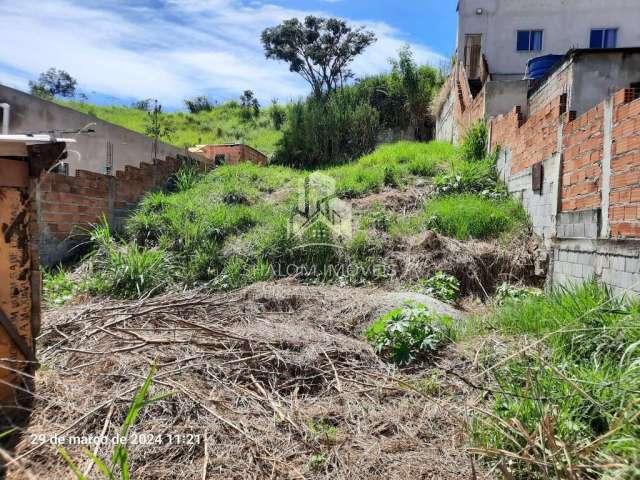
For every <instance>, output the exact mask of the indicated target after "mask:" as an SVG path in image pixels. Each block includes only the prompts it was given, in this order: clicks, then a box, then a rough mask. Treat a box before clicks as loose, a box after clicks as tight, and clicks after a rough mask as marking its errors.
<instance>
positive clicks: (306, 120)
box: [274, 89, 379, 168]
mask: <svg viewBox="0 0 640 480" xmlns="http://www.w3.org/2000/svg"><path fill="white" fill-rule="evenodd" d="M378 128H379V125H378V112H376V110H374V109H373V108H372V107H370V106H369V105H368V104H366V103H364V102H362V101H360V100H358V98H357V97H356V96H355V95H354V94H353V93H352V92H351V91H350V90H348V89H343V90H339V91H337V92H335V93H332V94H331V95H330V96H329V98H328V99H326V100H318V99H315V98H308V99H307V100H305V101H304V102H298V103H296V104H294V105H292V107H291V109H290V115H289V122H288V124H287V128H285V130H284V131H283V137H282V140H281V142H280V144H279V146H278V151H277V152H276V155H275V157H274V162H276V163H279V164H282V165H289V166H293V167H298V168H317V167H319V166H323V165H331V164H339V163H345V162H347V161H349V160H353V159H354V158H356V157H358V156H360V155H363V154H365V153H368V152H370V151H372V150H373V149H374V147H375V144H376V137H377V134H378Z"/></svg>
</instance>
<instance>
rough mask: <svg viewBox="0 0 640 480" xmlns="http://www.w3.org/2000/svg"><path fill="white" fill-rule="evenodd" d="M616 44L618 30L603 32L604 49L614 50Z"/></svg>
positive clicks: (610, 29) (611, 29)
mask: <svg viewBox="0 0 640 480" xmlns="http://www.w3.org/2000/svg"><path fill="white" fill-rule="evenodd" d="M617 43H618V30H617V29H615V28H609V29H607V30H605V31H604V42H603V45H604V48H616V46H617Z"/></svg>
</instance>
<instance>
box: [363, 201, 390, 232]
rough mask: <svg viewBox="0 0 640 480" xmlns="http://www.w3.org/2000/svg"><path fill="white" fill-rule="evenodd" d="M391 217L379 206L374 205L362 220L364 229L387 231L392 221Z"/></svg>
mask: <svg viewBox="0 0 640 480" xmlns="http://www.w3.org/2000/svg"><path fill="white" fill-rule="evenodd" d="M391 217H392V215H391V214H390V213H389V212H388V211H387V210H385V209H384V208H382V206H380V205H374V207H373V209H372V210H371V211H370V212H368V213H367V214H366V215H365V216H364V217H363V218H362V226H363V227H364V228H369V227H372V228H375V229H376V230H380V231H381V232H387V231H389V227H390V226H391V223H392V221H393V219H392V218H391Z"/></svg>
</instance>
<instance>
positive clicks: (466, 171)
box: [433, 159, 505, 197]
mask: <svg viewBox="0 0 640 480" xmlns="http://www.w3.org/2000/svg"><path fill="white" fill-rule="evenodd" d="M433 183H434V185H435V187H436V193H438V194H439V195H453V194H459V193H475V194H479V195H482V196H486V197H492V196H493V197H498V196H500V195H502V196H504V194H505V192H504V187H502V186H501V185H500V184H499V183H498V178H497V175H496V171H495V163H494V161H493V160H491V159H487V160H478V161H474V162H469V161H464V160H457V161H455V162H453V164H452V165H451V169H450V170H449V171H447V172H443V173H440V174H439V175H437V176H436V177H435V178H434V181H433Z"/></svg>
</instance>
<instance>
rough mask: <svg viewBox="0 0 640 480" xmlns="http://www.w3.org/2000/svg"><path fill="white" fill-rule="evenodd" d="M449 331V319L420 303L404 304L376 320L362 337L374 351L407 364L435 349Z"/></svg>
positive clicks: (444, 341)
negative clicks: (432, 311) (369, 343)
mask: <svg viewBox="0 0 640 480" xmlns="http://www.w3.org/2000/svg"><path fill="white" fill-rule="evenodd" d="M451 334H452V322H451V319H449V318H448V317H443V316H438V315H434V314H433V313H431V312H430V311H429V310H428V309H427V308H426V307H425V306H424V305H416V304H407V305H405V306H403V307H401V308H398V309H395V310H392V311H391V312H389V313H387V314H386V315H384V316H382V317H380V318H379V319H378V320H376V321H375V322H374V323H373V325H371V327H369V329H368V330H367V331H366V333H365V336H366V338H367V340H369V342H371V343H372V344H373V348H374V350H375V351H376V353H378V354H382V355H384V356H385V357H387V358H389V359H390V360H391V361H393V362H395V363H398V364H400V365H407V364H409V363H412V362H414V361H415V360H416V359H418V358H419V357H420V356H421V355H425V354H433V353H434V352H436V351H437V350H438V349H439V348H440V347H441V346H442V345H444V344H445V343H446V342H448V341H449V340H450V338H451Z"/></svg>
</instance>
